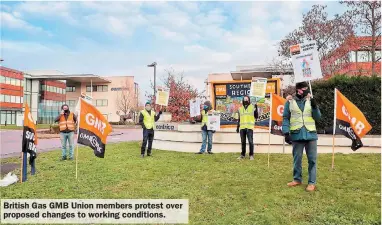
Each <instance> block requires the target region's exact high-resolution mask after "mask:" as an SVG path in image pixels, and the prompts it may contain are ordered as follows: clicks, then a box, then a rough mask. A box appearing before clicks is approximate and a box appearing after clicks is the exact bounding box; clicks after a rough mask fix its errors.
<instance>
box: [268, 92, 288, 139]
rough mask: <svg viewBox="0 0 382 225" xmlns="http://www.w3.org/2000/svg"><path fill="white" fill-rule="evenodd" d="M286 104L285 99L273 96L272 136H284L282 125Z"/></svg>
mask: <svg viewBox="0 0 382 225" xmlns="http://www.w3.org/2000/svg"><path fill="white" fill-rule="evenodd" d="M285 102H286V99H285V98H283V97H281V96H278V95H276V94H272V103H271V106H272V109H271V110H272V121H271V126H270V127H271V129H270V130H271V134H274V135H281V136H283V132H282V124H283V112H284V105H285Z"/></svg>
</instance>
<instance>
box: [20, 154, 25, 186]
mask: <svg viewBox="0 0 382 225" xmlns="http://www.w3.org/2000/svg"><path fill="white" fill-rule="evenodd" d="M23 162H24V152H21V163H20V183H22V182H23V164H24V163H23Z"/></svg>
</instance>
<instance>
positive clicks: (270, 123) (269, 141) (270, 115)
mask: <svg viewBox="0 0 382 225" xmlns="http://www.w3.org/2000/svg"><path fill="white" fill-rule="evenodd" d="M272 101H273V96H272V94H271V105H270V109H271V113H270V114H269V133H268V169H269V157H270V154H269V152H270V149H271V130H272V111H273V110H272Z"/></svg>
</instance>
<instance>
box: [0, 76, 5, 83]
mask: <svg viewBox="0 0 382 225" xmlns="http://www.w3.org/2000/svg"><path fill="white" fill-rule="evenodd" d="M0 83H2V84H5V77H4V76H0Z"/></svg>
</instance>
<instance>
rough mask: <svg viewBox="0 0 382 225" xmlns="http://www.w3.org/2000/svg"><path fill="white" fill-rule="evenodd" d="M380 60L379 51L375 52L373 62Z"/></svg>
mask: <svg viewBox="0 0 382 225" xmlns="http://www.w3.org/2000/svg"><path fill="white" fill-rule="evenodd" d="M378 59H381V51H377V50H376V51H375V60H378Z"/></svg>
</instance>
